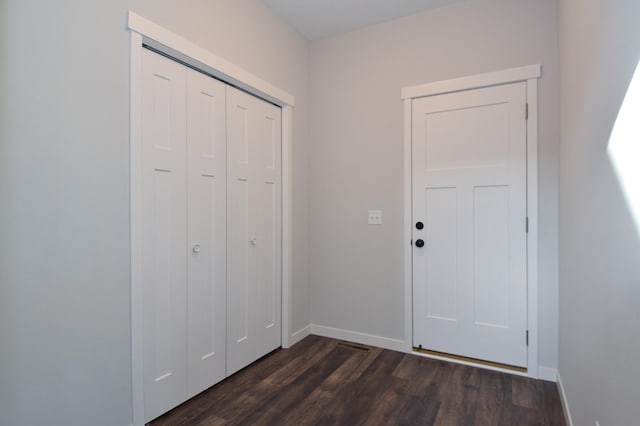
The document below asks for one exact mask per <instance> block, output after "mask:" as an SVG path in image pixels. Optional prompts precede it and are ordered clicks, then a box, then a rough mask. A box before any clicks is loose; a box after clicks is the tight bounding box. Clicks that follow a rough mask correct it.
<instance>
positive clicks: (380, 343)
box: [311, 324, 407, 352]
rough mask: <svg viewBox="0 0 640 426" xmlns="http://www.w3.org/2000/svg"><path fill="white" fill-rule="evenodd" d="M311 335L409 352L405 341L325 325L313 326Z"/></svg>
mask: <svg viewBox="0 0 640 426" xmlns="http://www.w3.org/2000/svg"><path fill="white" fill-rule="evenodd" d="M311 334H315V335H316V336H323V337H330V338H332V339H339V340H346V341H349V342H353V343H360V344H361V345H368V346H376V347H379V348H384V349H390V350H392V351H399V352H406V351H407V348H406V344H405V342H404V341H403V340H397V339H390V338H388V337H382V336H376V335H374V334H366V333H358V332H356V331H350V330H342V329H339V328H333V327H326V326H324V325H317V324H311Z"/></svg>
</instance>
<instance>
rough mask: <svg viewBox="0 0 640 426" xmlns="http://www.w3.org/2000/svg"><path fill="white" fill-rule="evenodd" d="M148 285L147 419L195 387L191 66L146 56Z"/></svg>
mask: <svg viewBox="0 0 640 426" xmlns="http://www.w3.org/2000/svg"><path fill="white" fill-rule="evenodd" d="M142 71H143V78H142V93H143V96H142V98H143V99H142V144H143V146H142V157H143V159H142V164H141V167H142V194H143V195H142V211H143V218H142V293H143V296H142V297H143V308H142V310H143V314H142V316H143V359H144V363H143V364H144V367H143V369H144V406H145V407H144V410H145V420H146V421H148V420H151V419H153V418H155V417H157V416H159V415H160V414H162V413H164V412H165V411H167V410H169V409H170V408H172V407H175V406H176V405H178V404H180V403H181V402H183V401H184V400H185V396H186V394H187V374H186V373H187V336H186V333H185V326H186V322H185V321H186V315H187V312H186V309H187V300H186V299H187V290H186V285H185V283H186V279H187V252H186V247H187V226H186V223H187V192H186V187H187V147H186V134H187V128H186V126H187V125H186V94H185V87H186V84H185V77H186V73H185V68H184V67H183V66H182V65H179V64H178V63H176V62H174V61H171V60H169V59H166V58H164V57H162V56H160V55H157V54H155V53H153V52H150V51H147V50H144V51H143V56H142Z"/></svg>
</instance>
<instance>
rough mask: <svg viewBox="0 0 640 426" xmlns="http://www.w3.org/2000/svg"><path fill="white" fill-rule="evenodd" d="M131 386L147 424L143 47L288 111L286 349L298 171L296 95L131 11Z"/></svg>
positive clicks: (136, 410)
mask: <svg viewBox="0 0 640 426" xmlns="http://www.w3.org/2000/svg"><path fill="white" fill-rule="evenodd" d="M127 28H128V29H129V31H130V43H131V44H130V49H131V50H130V67H131V68H130V88H129V90H130V96H131V98H130V112H129V113H130V129H129V143H130V155H131V159H130V183H131V188H130V190H131V193H130V197H131V198H130V203H131V217H130V221H131V222H130V230H131V270H130V274H131V362H132V364H131V383H132V408H133V424H134V425H136V426H138V425H140V426H141V425H144V398H143V368H142V362H143V358H142V277H141V271H142V251H141V250H142V208H141V207H142V202H141V201H142V186H141V182H142V174H141V170H142V168H141V160H142V138H141V123H142V120H141V114H142V108H141V106H142V97H141V94H142V49H143V46H144V45H147V46H149V47H152V48H153V49H155V50H157V51H159V52H161V53H164V54H166V55H168V56H170V57H172V58H175V59H177V60H178V61H180V62H183V63H185V64H187V65H189V66H191V67H194V68H196V69H198V70H201V71H203V72H205V73H206V74H209V75H211V76H213V77H215V78H217V79H219V80H222V81H224V82H227V83H230V84H232V85H234V86H236V87H238V88H240V89H242V90H245V91H247V92H249V93H251V94H253V95H256V96H258V97H260V98H262V99H265V100H267V101H269V102H271V103H273V104H275V105H278V106H279V107H281V108H282V347H283V348H287V347H289V345H290V342H291V313H292V311H293V310H292V305H291V304H292V282H291V281H292V263H291V259H292V216H291V215H292V189H293V187H292V170H293V157H292V145H293V140H292V137H293V127H292V126H293V107H294V97H293V96H292V95H290V94H289V93H287V92H285V91H283V90H282V89H280V88H278V87H275V86H273V85H271V84H269V83H267V82H266V81H264V80H262V79H260V78H258V77H256V76H255V75H253V74H251V73H249V72H247V71H245V70H243V69H241V68H239V67H237V66H235V65H234V64H232V63H230V62H228V61H226V60H224V59H222V58H220V57H218V56H216V55H214V54H212V53H210V52H208V51H207V50H205V49H203V48H201V47H199V46H198V45H196V44H195V43H193V42H191V41H189V40H187V39H185V38H183V37H181V36H179V35H177V34H175V33H173V32H171V31H169V30H167V29H165V28H163V27H161V26H160V25H157V24H155V23H153V22H151V21H149V20H147V19H145V18H143V17H142V16H140V15H138V14H136V13H134V12H132V11H129V16H128V25H127Z"/></svg>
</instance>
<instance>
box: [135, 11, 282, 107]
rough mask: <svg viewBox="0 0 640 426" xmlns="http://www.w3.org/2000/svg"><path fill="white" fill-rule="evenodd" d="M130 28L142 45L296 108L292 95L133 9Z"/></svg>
mask: <svg viewBox="0 0 640 426" xmlns="http://www.w3.org/2000/svg"><path fill="white" fill-rule="evenodd" d="M128 28H129V29H130V30H131V31H135V32H137V33H139V34H140V35H142V36H143V40H142V41H143V43H145V44H148V45H149V46H150V47H153V48H154V49H157V50H160V51H161V52H164V53H167V54H168V55H170V56H172V57H174V58H176V59H179V60H181V61H183V62H186V63H188V64H189V65H192V66H194V67H196V68H198V69H200V70H202V71H205V72H207V73H208V74H211V75H212V76H214V77H216V78H218V79H220V80H223V81H225V82H227V83H231V84H232V85H234V86H237V87H239V88H241V89H243V90H245V91H247V92H250V93H252V94H254V95H256V96H259V97H261V98H263V99H266V100H268V101H270V102H273V103H275V104H276V105H278V106H285V105H289V106H292V107H293V106H294V97H293V95H290V94H289V93H287V92H285V91H284V90H282V89H280V88H278V87H276V86H274V85H272V84H270V83H267V82H266V81H264V80H262V79H261V78H258V77H256V76H255V75H253V74H251V73H250V72H248V71H245V70H243V69H242V68H240V67H238V66H236V65H234V64H232V63H231V62H229V61H227V60H225V59H223V58H221V57H219V56H216V55H214V54H213V53H211V52H209V51H207V50H205V49H203V48H202V47H200V46H198V45H197V44H195V43H193V42H191V41H189V40H187V39H185V38H183V37H181V36H179V35H178V34H175V33H173V32H171V31H169V30H167V29H165V28H163V27H161V26H160V25H158V24H156V23H154V22H151V21H149V20H148V19H145V18H143V17H142V16H140V15H138V14H137V13H135V12H132V11H131V10H130V11H129V20H128Z"/></svg>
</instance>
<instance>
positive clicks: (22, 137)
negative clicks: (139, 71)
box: [0, 0, 309, 426]
mask: <svg viewBox="0 0 640 426" xmlns="http://www.w3.org/2000/svg"><path fill="white" fill-rule="evenodd" d="M127 9H132V10H134V11H135V12H137V13H139V14H141V15H142V16H145V17H147V18H149V19H151V20H153V21H156V22H157V23H159V24H160V25H163V26H165V27H166V28H168V29H170V30H172V31H174V32H177V33H179V34H181V35H183V36H184V37H186V38H188V39H190V40H192V41H194V42H196V43H198V44H200V45H201V46H203V47H205V48H206V49H208V50H210V51H211V52H213V53H215V54H217V55H219V56H222V57H224V58H225V59H228V60H230V61H231V62H234V63H235V64H237V65H239V66H241V67H243V68H245V69H246V70H248V71H250V72H252V73H254V74H256V75H258V76H259V77H261V78H263V79H265V80H267V81H269V82H271V83H273V84H275V85H278V86H280V87H282V88H283V89H285V90H286V91H288V92H290V93H292V94H293V95H295V96H296V109H295V112H294V128H295V130H294V132H295V135H294V138H295V141H294V145H295V146H294V161H295V163H296V165H295V167H294V218H293V220H294V253H295V259H294V262H295V269H294V298H295V300H294V304H295V307H296V309H295V311H294V327H297V328H299V327H302V326H304V325H306V324H308V322H309V316H308V308H307V306H308V304H307V300H306V299H307V292H308V291H307V257H308V256H307V254H306V250H307V247H306V240H307V235H306V234H307V223H306V215H307V213H306V208H307V195H306V194H307V188H306V186H307V177H306V169H307V165H306V158H307V152H306V150H307V148H306V135H307V121H308V120H307V115H308V112H307V103H308V93H307V91H308V90H307V88H308V82H307V78H308V68H307V65H308V43H307V42H306V41H304V40H303V39H302V38H301V37H299V36H298V34H297V33H295V32H294V31H293V30H291V29H290V27H289V26H288V25H286V24H284V23H283V22H282V21H281V20H280V19H279V18H277V17H276V16H275V15H274V14H273V13H272V12H271V11H270V10H269V9H268V8H267V7H266V6H264V5H263V4H262V2H261V1H259V0H240V1H228V0H194V1H190V2H181V1H177V0H166V1H162V2H159V1H153V0H129V1H127V0H112V1H103V2H87V1H81V0H75V1H74V0H60V1H56V2H48V1H30V0H3V1H2V2H1V3H0V32H1V33H0V43H2V44H1V49H2V50H1V51H0V54H1V59H0V69H1V73H0V108H1V109H0V112H1V115H0V117H1V118H0V424H2V425H12V426H13V425H29V426H34V425H47V426H52V425H65V426H66V425H74V424H77V425H87V424H91V425H109V426H114V425H128V424H130V423H131V391H130V386H131V381H130V318H129V309H130V307H129V303H130V297H129V291H130V289H129V199H128V197H129V172H128V170H129V153H128V149H129V146H128V134H129V133H128V132H129V81H128V80H129V60H128V55H129V42H128V32H127V31H126V29H125V28H126V11H127Z"/></svg>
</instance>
